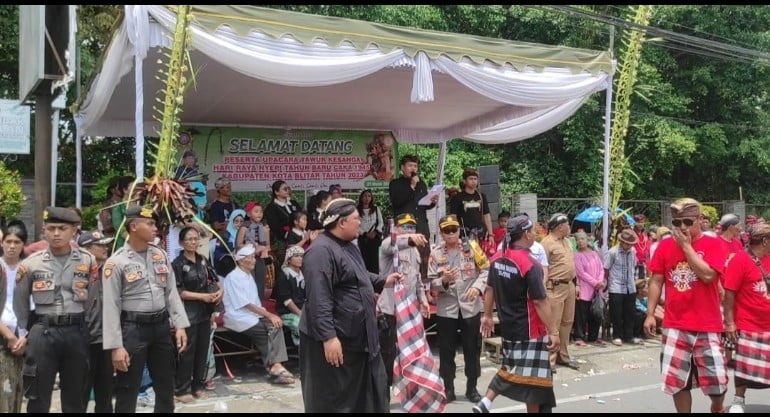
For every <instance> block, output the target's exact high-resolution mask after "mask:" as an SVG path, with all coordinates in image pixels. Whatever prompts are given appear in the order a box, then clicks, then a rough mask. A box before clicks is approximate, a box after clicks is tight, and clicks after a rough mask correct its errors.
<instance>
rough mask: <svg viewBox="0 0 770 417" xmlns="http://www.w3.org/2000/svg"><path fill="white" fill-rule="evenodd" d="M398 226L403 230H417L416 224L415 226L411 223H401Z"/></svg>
mask: <svg viewBox="0 0 770 417" xmlns="http://www.w3.org/2000/svg"><path fill="white" fill-rule="evenodd" d="M399 227H400V228H401V229H403V230H404V231H407V232H414V231H415V230H417V226H415V225H413V224H404V225H401V226H399Z"/></svg>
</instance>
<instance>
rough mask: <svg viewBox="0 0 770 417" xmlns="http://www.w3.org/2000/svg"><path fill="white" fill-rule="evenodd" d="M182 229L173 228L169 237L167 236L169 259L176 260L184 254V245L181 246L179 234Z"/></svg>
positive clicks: (169, 230)
mask: <svg viewBox="0 0 770 417" xmlns="http://www.w3.org/2000/svg"><path fill="white" fill-rule="evenodd" d="M181 231H182V229H181V228H179V227H178V226H171V227H169V228H168V236H166V253H167V254H168V259H171V260H174V259H176V258H178V257H179V254H180V253H182V245H180V244H179V232H181Z"/></svg>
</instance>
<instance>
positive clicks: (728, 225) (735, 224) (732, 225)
mask: <svg viewBox="0 0 770 417" xmlns="http://www.w3.org/2000/svg"><path fill="white" fill-rule="evenodd" d="M719 227H720V229H722V231H721V233H720V234H719V237H720V238H722V240H724V242H725V244H726V245H727V248H728V252H727V253H728V255H729V254H731V253H735V252H740V251H742V250H743V242H742V241H741V219H740V217H738V215H737V214H733V213H727V214H725V215H724V216H722V219H720V220H719Z"/></svg>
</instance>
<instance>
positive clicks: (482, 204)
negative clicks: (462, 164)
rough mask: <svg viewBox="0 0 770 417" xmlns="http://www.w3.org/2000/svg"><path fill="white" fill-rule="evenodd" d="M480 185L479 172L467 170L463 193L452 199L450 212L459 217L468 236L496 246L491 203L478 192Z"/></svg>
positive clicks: (464, 174)
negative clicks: (487, 241) (490, 210)
mask: <svg viewBox="0 0 770 417" xmlns="http://www.w3.org/2000/svg"><path fill="white" fill-rule="evenodd" d="M478 185H479V174H478V172H477V171H476V170H475V169H473V168H466V169H465V171H463V187H462V191H460V192H459V193H457V194H456V195H455V196H454V197H452V200H451V201H450V202H449V212H450V213H451V214H454V215H455V216H457V220H459V221H460V224H461V225H462V227H463V228H465V233H466V236H468V237H470V236H471V235H475V236H476V238H477V239H479V240H481V239H487V240H489V242H490V243H491V244H494V232H493V230H492V217H491V215H490V214H489V203H488V202H487V196H486V195H484V193H482V192H480V191H478V190H477V188H478Z"/></svg>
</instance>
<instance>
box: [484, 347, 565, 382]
mask: <svg viewBox="0 0 770 417" xmlns="http://www.w3.org/2000/svg"><path fill="white" fill-rule="evenodd" d="M502 362H503V363H502V366H501V367H500V370H499V371H497V376H498V377H499V378H502V379H503V380H505V381H507V382H510V383H514V384H518V385H531V386H537V387H545V388H548V387H553V373H552V372H551V363H550V362H549V360H548V337H547V336H543V337H539V338H536V339H530V340H525V341H511V340H506V339H503V361H502Z"/></svg>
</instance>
